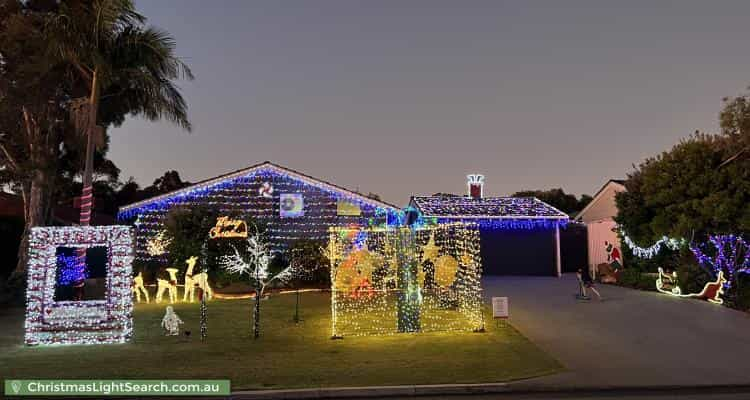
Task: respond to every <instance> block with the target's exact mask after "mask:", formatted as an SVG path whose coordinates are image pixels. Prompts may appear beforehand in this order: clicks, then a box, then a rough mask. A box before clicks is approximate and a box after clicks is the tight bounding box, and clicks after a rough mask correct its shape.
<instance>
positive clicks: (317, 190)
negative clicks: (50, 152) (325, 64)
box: [118, 161, 401, 260]
mask: <svg viewBox="0 0 750 400" xmlns="http://www.w3.org/2000/svg"><path fill="white" fill-rule="evenodd" d="M194 205H203V206H207V207H211V208H214V209H215V210H216V211H218V213H219V215H228V216H233V217H237V216H245V217H251V218H252V219H254V220H255V221H257V222H258V224H259V225H262V226H264V227H265V229H266V232H267V233H268V240H269V242H270V247H271V248H272V249H273V250H275V251H282V250H284V249H286V248H288V246H289V245H291V244H292V243H293V242H294V241H295V240H298V239H310V240H324V241H327V240H328V235H329V231H328V228H329V227H332V226H368V225H380V224H386V223H395V221H397V220H398V218H399V216H400V213H401V211H400V210H399V209H398V207H396V206H394V205H391V204H388V203H385V202H383V201H380V200H378V199H374V198H371V197H368V196H364V195H362V194H360V193H358V192H355V191H352V190H348V189H345V188H342V187H340V186H337V185H334V184H332V183H328V182H326V181H323V180H320V179H316V178H313V177H311V176H309V175H306V174H303V173H301V172H297V171H295V170H292V169H289V168H286V167H282V166H279V165H276V164H274V163H271V162H269V161H266V162H263V163H261V164H257V165H253V166H251V167H248V168H244V169H241V170H238V171H235V172H231V173H228V174H225V175H221V176H218V177H215V178H210V179H207V180H204V181H201V182H197V183H195V184H192V185H190V186H187V187H184V188H182V189H179V190H175V191H173V192H170V193H166V194H163V195H160V196H156V197H152V198H150V199H146V200H143V201H139V202H137V203H133V204H130V205H127V206H124V207H121V208H120V211H119V213H118V219H119V220H121V221H128V222H133V224H134V225H135V230H136V258H137V259H140V260H151V259H154V257H155V256H154V255H152V254H150V253H149V252H148V244H149V242H150V241H151V240H152V239H154V238H155V237H156V236H157V235H159V234H160V232H162V231H163V230H164V221H165V217H166V215H167V212H168V211H169V210H170V209H172V208H173V207H176V206H180V207H190V206H194ZM249 229H252V228H249ZM206 234H207V235H208V234H209V232H206Z"/></svg>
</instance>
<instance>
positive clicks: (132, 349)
mask: <svg viewBox="0 0 750 400" xmlns="http://www.w3.org/2000/svg"><path fill="white" fill-rule="evenodd" d="M164 307H165V304H161V305H156V304H148V305H145V304H138V305H136V309H135V334H134V337H133V340H132V342H131V343H128V344H117V345H89V346H51V347H43V346H39V347H26V346H24V345H22V344H21V343H22V342H23V312H24V310H22V309H19V308H12V309H0V379H10V378H19V379H24V378H26V379H28V378H40V379H44V378H59V379H74V378H79V379H86V378H111V379H114V378H132V379H190V378H204V379H230V380H231V381H232V389H233V390H239V389H269V388H300V387H322V386H368V385H401V384H437V383H475V382H500V381H509V380H516V379H522V378H529V377H534V376H540V375H546V374H552V373H556V372H559V371H561V370H562V367H561V365H560V364H559V363H558V362H557V361H556V360H554V359H553V358H551V357H550V356H549V355H547V354H546V353H544V352H543V351H541V350H540V349H539V348H537V347H536V346H535V345H534V344H532V343H531V342H529V340H527V339H526V338H525V337H523V336H522V335H521V334H520V333H518V332H517V331H516V330H515V329H513V328H512V327H510V326H506V327H505V328H498V327H496V326H495V325H494V324H493V323H492V322H491V320H490V322H489V323H488V324H487V331H486V332H485V333H471V332H466V333H463V332H459V333H457V332H450V333H448V332H444V333H421V334H398V335H389V336H368V337H346V338H344V339H343V340H331V339H330V335H331V318H330V311H331V308H330V294H324V293H305V294H303V296H302V309H301V316H302V318H303V319H304V320H303V321H302V322H301V323H299V324H294V322H293V321H292V315H293V311H294V296H293V295H288V294H284V295H274V296H273V297H271V298H270V299H269V300H266V301H263V303H262V310H261V324H262V327H261V329H262V330H261V338H260V339H258V340H253V339H252V338H251V336H250V324H249V320H250V310H251V308H250V300H218V301H212V302H209V305H208V318H209V324H208V335H209V336H208V340H207V342H206V343H201V341H200V337H199V331H200V329H199V325H198V318H199V311H198V305H197V304H177V305H175V311H176V312H177V313H178V314H179V316H180V317H181V318H182V320H183V321H185V329H189V330H191V331H192V335H191V336H190V337H189V338H186V337H185V336H180V337H167V336H164V335H163V333H162V330H161V327H160V322H161V318H162V316H163V314H164Z"/></svg>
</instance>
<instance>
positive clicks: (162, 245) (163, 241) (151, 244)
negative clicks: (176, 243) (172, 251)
mask: <svg viewBox="0 0 750 400" xmlns="http://www.w3.org/2000/svg"><path fill="white" fill-rule="evenodd" d="M165 234H166V232H164V231H160V232H159V233H158V234H156V236H154V237H153V238H152V239H151V240H149V241H148V242H146V251H147V252H148V254H149V255H150V256H154V257H155V256H160V255H162V254H164V253H166V252H167V246H169V244H170V243H171V242H172V240H171V239H168V238H166V236H165Z"/></svg>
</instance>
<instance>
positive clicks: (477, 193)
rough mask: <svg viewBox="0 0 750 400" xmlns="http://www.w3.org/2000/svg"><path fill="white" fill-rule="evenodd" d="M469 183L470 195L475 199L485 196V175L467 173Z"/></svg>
mask: <svg viewBox="0 0 750 400" xmlns="http://www.w3.org/2000/svg"><path fill="white" fill-rule="evenodd" d="M466 178H467V179H468V182H467V183H468V185H469V196H471V198H474V199H481V198H482V197H484V175H480V174H470V175H466Z"/></svg>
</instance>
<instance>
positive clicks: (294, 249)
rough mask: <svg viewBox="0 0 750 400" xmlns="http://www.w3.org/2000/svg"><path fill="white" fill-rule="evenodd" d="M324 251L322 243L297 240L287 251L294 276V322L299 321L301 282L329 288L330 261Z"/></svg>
mask: <svg viewBox="0 0 750 400" xmlns="http://www.w3.org/2000/svg"><path fill="white" fill-rule="evenodd" d="M326 252H327V251H326V249H325V247H324V243H323V242H322V241H317V240H307V239H299V240H296V241H295V242H294V243H293V244H292V246H291V247H290V248H289V250H288V254H289V256H288V257H287V258H288V259H289V264H290V266H291V267H292V271H293V276H294V282H293V283H294V287H295V288H296V292H297V293H296V297H297V298H296V302H295V306H294V322H295V323H297V322H299V321H300V318H299V303H300V291H299V290H300V287H301V286H302V283H303V281H308V282H313V283H315V284H322V285H323V286H324V287H326V288H330V287H331V272H330V261H329V260H328V257H326Z"/></svg>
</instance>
